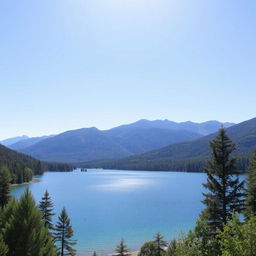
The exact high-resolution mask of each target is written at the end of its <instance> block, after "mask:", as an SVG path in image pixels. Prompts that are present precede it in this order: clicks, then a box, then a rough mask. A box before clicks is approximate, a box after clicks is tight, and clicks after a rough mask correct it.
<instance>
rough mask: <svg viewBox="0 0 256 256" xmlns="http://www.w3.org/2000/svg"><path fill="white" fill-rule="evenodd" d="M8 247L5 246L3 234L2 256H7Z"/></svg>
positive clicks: (1, 238) (0, 248)
mask: <svg viewBox="0 0 256 256" xmlns="http://www.w3.org/2000/svg"><path fill="white" fill-rule="evenodd" d="M7 253H8V246H7V245H6V244H5V242H4V239H3V236H2V234H1V233H0V256H7Z"/></svg>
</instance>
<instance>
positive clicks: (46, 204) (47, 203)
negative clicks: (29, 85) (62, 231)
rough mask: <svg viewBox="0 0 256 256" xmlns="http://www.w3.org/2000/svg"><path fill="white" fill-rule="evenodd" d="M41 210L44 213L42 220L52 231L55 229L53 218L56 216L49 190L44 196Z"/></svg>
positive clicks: (40, 204)
mask: <svg viewBox="0 0 256 256" xmlns="http://www.w3.org/2000/svg"><path fill="white" fill-rule="evenodd" d="M39 209H40V211H41V212H42V218H43V220H44V223H45V226H46V227H48V229H50V230H51V229H54V227H53V224H52V216H54V215H55V214H54V213H53V203H52V201H51V197H50V195H49V193H48V191H47V190H46V191H45V193H44V196H43V197H42V200H41V201H40V203H39Z"/></svg>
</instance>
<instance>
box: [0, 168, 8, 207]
mask: <svg viewBox="0 0 256 256" xmlns="http://www.w3.org/2000/svg"><path fill="white" fill-rule="evenodd" d="M10 182H11V175H10V172H9V170H8V168H7V167H2V168H1V169H0V208H3V207H4V206H5V205H6V204H7V203H8V201H9V199H10V185H11V184H10Z"/></svg>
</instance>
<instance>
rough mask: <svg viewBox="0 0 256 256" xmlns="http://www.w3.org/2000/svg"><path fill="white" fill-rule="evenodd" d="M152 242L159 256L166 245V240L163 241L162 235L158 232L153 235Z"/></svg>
mask: <svg viewBox="0 0 256 256" xmlns="http://www.w3.org/2000/svg"><path fill="white" fill-rule="evenodd" d="M154 243H155V244H156V246H157V256H161V254H162V252H163V251H164V248H165V247H166V246H167V245H168V244H167V242H166V241H164V237H163V236H162V235H161V234H160V233H159V232H158V233H156V235H155V240H154Z"/></svg>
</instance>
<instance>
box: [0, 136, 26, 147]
mask: <svg viewBox="0 0 256 256" xmlns="http://www.w3.org/2000/svg"><path fill="white" fill-rule="evenodd" d="M25 139H28V136H26V135H22V136H17V137H13V138H9V139H6V140H2V141H0V144H1V145H3V146H10V145H12V144H14V143H17V142H19V141H21V140H25Z"/></svg>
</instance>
